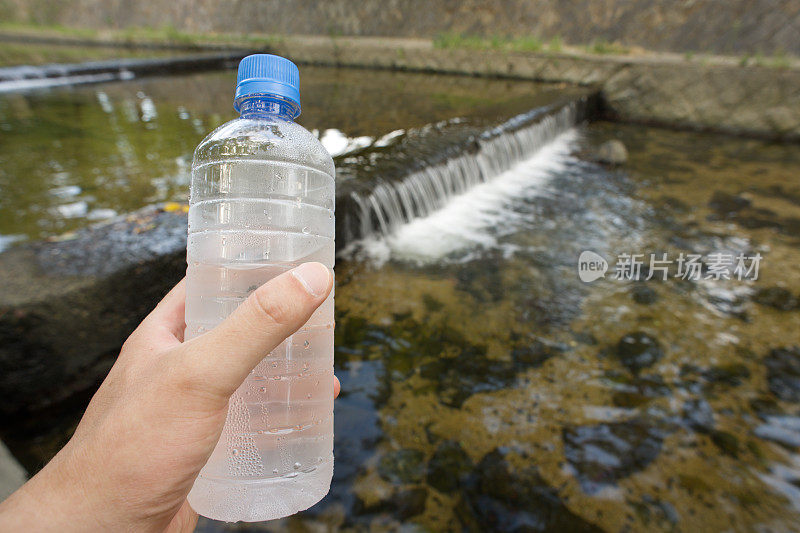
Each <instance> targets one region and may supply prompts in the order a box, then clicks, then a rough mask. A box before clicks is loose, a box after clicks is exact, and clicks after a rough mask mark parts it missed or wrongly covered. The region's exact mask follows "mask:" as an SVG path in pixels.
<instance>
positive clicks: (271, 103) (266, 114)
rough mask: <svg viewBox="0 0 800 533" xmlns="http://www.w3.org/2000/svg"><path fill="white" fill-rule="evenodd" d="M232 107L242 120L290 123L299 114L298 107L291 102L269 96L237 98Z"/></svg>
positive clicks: (255, 95) (258, 95) (256, 95)
mask: <svg viewBox="0 0 800 533" xmlns="http://www.w3.org/2000/svg"><path fill="white" fill-rule="evenodd" d="M233 107H234V108H235V109H236V110H237V111H239V114H240V115H241V117H242V118H279V119H282V120H290V121H291V120H294V119H295V117H297V115H299V114H300V108H299V106H298V105H297V104H295V103H294V102H292V101H291V100H287V99H286V98H281V97H280V96H275V95H269V94H254V95H249V96H245V97H242V98H238V99H237V100H236V101H235V102H234V106H233Z"/></svg>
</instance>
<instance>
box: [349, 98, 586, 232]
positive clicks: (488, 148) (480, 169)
mask: <svg viewBox="0 0 800 533" xmlns="http://www.w3.org/2000/svg"><path fill="white" fill-rule="evenodd" d="M586 103H587V102H586V98H581V99H579V100H575V101H572V102H569V103H567V104H563V105H561V106H548V107H545V108H539V109H534V110H532V111H530V112H527V113H523V114H521V115H517V116H515V117H513V118H511V119H509V120H507V121H506V122H504V123H502V124H500V125H499V126H497V127H495V128H492V129H490V130H487V131H484V132H483V133H481V134H480V135H477V136H475V137H474V138H473V139H471V140H470V143H469V145H470V146H471V147H472V149H470V150H469V151H467V152H463V153H461V154H459V155H456V156H455V157H451V158H449V159H447V160H445V161H444V162H441V163H439V164H435V165H432V166H428V167H425V168H422V169H421V170H417V171H415V172H413V173H411V174H409V175H407V176H405V177H403V178H401V179H399V180H396V181H386V180H380V179H379V180H378V183H377V184H376V185H375V186H374V187H373V188H372V189H371V190H369V191H367V192H362V193H359V192H353V193H351V195H350V197H351V199H352V207H353V209H352V212H351V213H349V214H350V216H351V217H354V218H355V220H347V221H345V223H346V225H347V226H348V231H347V233H348V235H347V236H346V239H347V241H348V242H352V241H354V240H357V239H361V238H365V237H370V236H374V235H387V234H389V233H391V232H392V231H394V230H395V229H397V228H398V227H399V226H400V225H402V224H405V223H407V222H410V221H411V220H413V219H415V218H419V217H424V216H427V215H429V214H431V213H432V212H434V211H435V210H437V209H439V208H441V207H442V206H443V205H444V204H445V202H447V200H448V199H449V198H451V197H453V196H456V195H458V194H462V193H464V192H466V191H467V190H469V189H470V188H472V187H474V186H475V185H478V184H480V183H483V182H486V181H489V180H491V179H492V178H493V177H495V176H497V175H499V174H500V173H502V172H504V171H506V170H508V169H509V168H511V167H512V166H513V165H514V164H516V163H518V162H520V161H522V160H523V159H525V158H527V157H529V156H530V155H532V154H533V153H534V152H536V151H537V150H539V149H540V148H541V147H542V146H544V145H546V144H547V143H549V142H550V141H552V140H553V139H554V138H556V137H557V136H558V135H559V134H561V133H563V132H565V131H567V130H568V129H569V128H571V127H573V126H575V125H576V124H577V123H578V122H579V121H581V120H583V116H584V114H585V110H586V107H587V106H586Z"/></svg>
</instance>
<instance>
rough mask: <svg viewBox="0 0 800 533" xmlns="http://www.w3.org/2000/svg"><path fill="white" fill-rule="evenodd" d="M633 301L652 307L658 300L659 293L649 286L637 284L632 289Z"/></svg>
mask: <svg viewBox="0 0 800 533" xmlns="http://www.w3.org/2000/svg"><path fill="white" fill-rule="evenodd" d="M631 296H632V297H633V301H634V302H636V303H637V304H642V305H650V304H653V303H655V302H656V301H657V300H658V293H657V292H656V291H655V290H654V289H652V288H651V287H648V286H647V285H640V284H635V285H634V286H633V289H631Z"/></svg>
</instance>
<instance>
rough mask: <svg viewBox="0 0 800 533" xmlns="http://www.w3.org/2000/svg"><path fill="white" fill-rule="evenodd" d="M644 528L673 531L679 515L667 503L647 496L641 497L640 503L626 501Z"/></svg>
mask: <svg viewBox="0 0 800 533" xmlns="http://www.w3.org/2000/svg"><path fill="white" fill-rule="evenodd" d="M628 503H629V505H630V506H631V507H632V508H633V509H634V510H635V511H636V514H637V515H639V518H640V519H641V521H642V523H644V525H646V526H650V527H653V526H654V525H657V526H658V529H659V530H661V531H667V530H671V529H674V526H675V525H676V524H677V523H678V522H679V521H680V515H679V514H678V511H676V510H675V507H673V506H672V504H670V503H669V502H665V501H660V500H656V499H655V498H653V497H652V496H650V495H649V494H644V495H642V501H641V502H635V501H628ZM651 524H652V525H651Z"/></svg>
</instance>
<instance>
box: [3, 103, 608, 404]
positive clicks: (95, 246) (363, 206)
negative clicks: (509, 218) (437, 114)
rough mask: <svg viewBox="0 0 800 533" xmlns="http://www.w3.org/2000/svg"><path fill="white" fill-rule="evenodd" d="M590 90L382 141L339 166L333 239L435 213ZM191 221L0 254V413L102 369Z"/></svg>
mask: <svg viewBox="0 0 800 533" xmlns="http://www.w3.org/2000/svg"><path fill="white" fill-rule="evenodd" d="M593 95H594V93H593V92H592V91H590V90H586V91H583V92H580V93H578V95H577V96H576V95H575V94H572V95H571V96H569V97H566V96H565V97H564V98H563V99H562V100H559V101H556V102H552V103H551V104H548V105H546V106H538V107H537V106H532V107H533V109H532V110H531V111H529V112H526V113H522V114H518V115H515V116H512V117H508V118H506V119H505V120H503V121H502V122H500V123H499V124H494V125H491V126H484V127H482V128H480V129H478V128H470V127H465V126H463V125H456V126H458V127H456V126H454V127H453V128H452V129H448V128H447V126H446V125H443V126H440V127H439V128H422V129H420V131H418V132H408V133H407V134H406V135H405V136H404V137H402V138H398V139H396V141H395V143H394V144H392V145H390V146H381V147H380V148H375V150H379V151H380V152H381V154H380V158H377V161H378V163H377V165H376V167H375V168H373V169H371V170H370V171H369V173H368V175H362V173H359V172H358V171H357V169H349V170H350V174H349V176H348V172H347V171H346V170H345V172H342V173H341V174H342V176H340V177H341V178H342V179H341V181H340V183H338V184H337V201H336V216H337V248H339V249H341V248H342V247H344V246H345V245H347V244H350V243H352V242H354V241H356V240H358V239H360V238H363V237H365V236H369V235H374V234H375V233H384V232H387V231H390V230H391V229H392V226H394V225H397V224H401V223H402V222H403V221H407V220H409V219H411V218H414V217H417V216H424V215H426V214H429V212H430V211H431V210H432V209H437V208H438V206H441V205H442V204H443V203H444V202H445V201H446V199H447V198H448V197H449V196H452V195H455V194H459V193H460V192H464V191H465V190H467V189H468V188H470V187H472V186H473V185H475V184H477V183H481V182H485V181H488V180H490V179H492V178H493V176H494V175H496V174H497V173H499V172H502V171H504V170H507V169H508V168H509V167H510V166H511V165H513V164H514V163H515V162H516V161H518V160H520V159H521V158H524V157H525V156H526V155H530V154H532V153H533V152H535V151H536V150H538V148H539V147H541V145H542V144H543V143H546V142H548V140H549V139H550V138H551V137H552V136H554V135H557V134H558V133H559V132H560V131H564V130H565V129H568V128H570V127H572V126H573V125H575V124H577V123H578V122H580V121H582V120H584V119H587V118H591V116H592V114H593V112H594V108H595V100H596V99H595V97H594V96H593ZM432 135H435V137H436V139H435V141H434V140H433V139H431V138H430V137H431V136H432ZM414 146H425V147H426V148H427V149H428V152H426V153H425V154H424V156H422V155H420V156H419V157H415V158H414V164H408V165H402V166H400V165H398V158H397V157H395V156H399V155H400V154H402V153H403V152H407V151H408V150H413V147H414ZM431 147H435V150H434V151H431V150H430V148H431ZM367 150H368V149H367ZM393 154H394V155H393ZM351 155H352V154H351ZM372 155H374V154H365V157H371V156H372ZM406 158H407V156H406ZM372 159H373V160H374V159H375V158H374V157H373V158H372ZM401 160H402V159H401ZM381 162H382V163H381ZM186 224H187V216H186V212H185V207H184V206H180V205H177V204H168V205H157V206H150V207H146V208H144V209H141V210H139V211H136V212H134V213H131V214H128V215H125V216H121V217H118V218H115V219H112V220H111V221H110V222H106V223H103V224H102V225H98V226H93V227H89V228H85V229H83V230H79V231H77V232H75V233H74V234H71V235H69V236H67V237H65V238H61V239H55V240H51V241H44V242H36V243H28V244H22V245H19V246H15V247H12V248H10V249H9V250H7V251H5V252H3V253H0V286H2V287H4V290H3V292H2V294H0V395H2V396H3V398H5V399H6V400H5V401H4V402H3V403H2V404H0V413H2V414H3V415H4V416H14V415H20V414H23V413H26V412H32V411H36V410H40V409H46V408H49V407H50V406H52V405H54V404H58V403H60V402H64V401H67V400H68V399H70V398H71V397H73V396H75V395H76V394H80V393H81V392H83V391H87V390H91V389H92V388H93V387H94V386H95V385H96V384H97V383H98V381H99V380H100V379H102V377H103V376H104V375H105V373H106V372H107V371H108V369H109V368H110V366H111V364H113V362H114V360H115V358H116V355H117V353H118V351H119V348H120V346H121V345H122V342H123V341H124V340H125V338H126V337H127V336H128V335H129V334H130V333H131V331H133V329H134V328H135V327H136V325H137V324H138V323H139V322H140V321H141V319H142V318H144V316H145V315H146V314H147V313H148V312H149V310H150V309H152V307H153V306H154V304H155V303H156V302H157V301H158V300H159V299H160V298H161V297H162V296H163V295H164V294H165V293H166V292H167V291H168V290H169V288H170V287H172V286H173V285H174V284H175V283H176V282H177V281H178V280H179V279H181V277H182V276H183V273H184V271H185V248H186Z"/></svg>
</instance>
